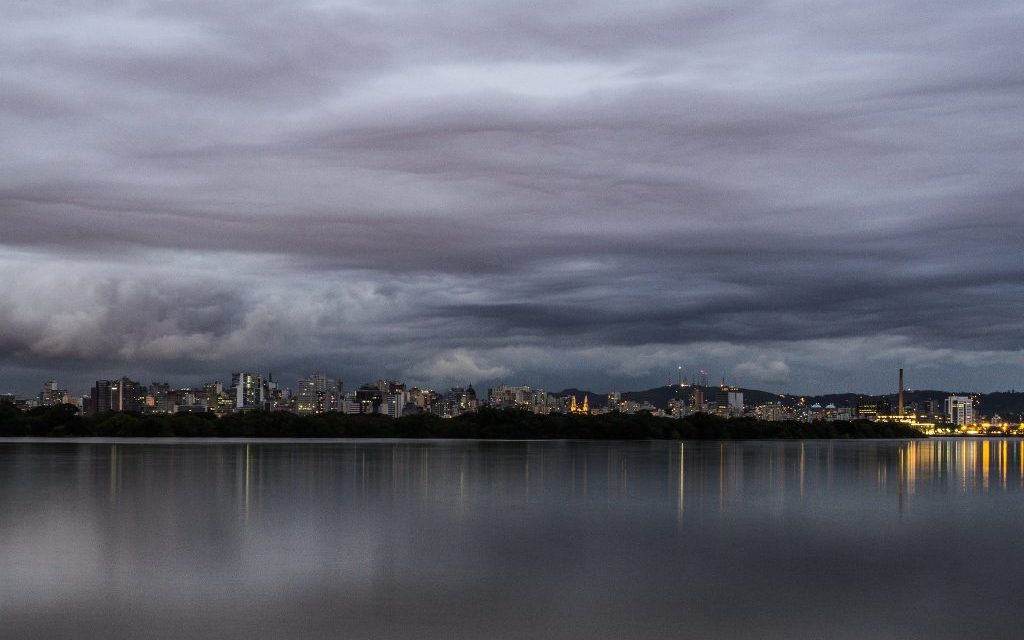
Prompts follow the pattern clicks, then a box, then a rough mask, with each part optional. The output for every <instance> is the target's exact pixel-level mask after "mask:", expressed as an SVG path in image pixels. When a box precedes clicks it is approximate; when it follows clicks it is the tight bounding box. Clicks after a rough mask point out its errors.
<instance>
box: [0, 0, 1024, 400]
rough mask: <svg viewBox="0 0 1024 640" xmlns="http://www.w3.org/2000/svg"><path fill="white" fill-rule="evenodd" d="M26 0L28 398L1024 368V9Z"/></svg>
mask: <svg viewBox="0 0 1024 640" xmlns="http://www.w3.org/2000/svg"><path fill="white" fill-rule="evenodd" d="M4 9H5V11H4V13H5V15H7V16H9V19H8V20H6V21H5V24H4V25H3V26H0V74H2V76H3V77H4V89H3V91H2V92H0V145H2V147H0V148H2V152H0V268H2V275H3V284H2V289H0V294H2V295H3V297H4V299H5V300H8V301H9V303H8V304H7V305H6V306H5V307H4V308H3V309H0V329H2V331H0V349H2V354H3V358H4V359H3V363H2V364H0V379H2V377H8V378H10V379H11V380H15V384H17V385H22V384H25V385H29V386H34V385H35V382H34V379H35V377H50V375H51V374H46V373H45V372H46V371H52V372H54V373H53V374H52V375H59V374H60V372H62V371H69V372H70V371H75V372H77V371H81V372H82V374H81V375H83V376H85V377H87V376H88V373H87V372H88V371H89V367H90V365H91V363H101V364H102V365H103V366H104V367H110V368H116V367H118V366H120V367H121V368H123V369H125V370H126V371H125V372H127V373H130V372H131V371H140V372H146V373H152V375H153V376H157V377H159V376H160V375H161V373H163V372H167V374H174V375H178V374H180V375H182V376H189V375H191V376H210V377H212V376H220V377H223V375H224V373H225V372H226V371H228V370H231V369H237V368H240V367H243V366H253V367H255V366H258V367H262V368H275V369H278V370H280V371H282V372H283V374H284V375H294V376H298V375H302V374H303V373H306V369H307V368H310V369H312V368H320V369H328V370H330V371H333V372H335V373H337V374H339V375H344V376H346V377H349V376H354V377H356V378H357V379H358V377H360V376H371V375H385V374H386V375H401V376H420V377H422V378H424V380H422V381H424V382H429V383H436V384H441V383H447V382H449V381H452V380H459V381H460V383H463V384H464V383H465V382H466V378H470V379H480V378H487V379H492V378H498V377H517V378H525V377H528V376H532V377H534V378H535V379H534V380H531V381H533V382H535V383H538V384H548V385H553V386H557V385H569V384H577V383H578V384H581V385H582V384H592V385H608V386H621V385H626V386H633V385H637V386H643V385H644V384H652V383H660V382H662V381H663V380H662V378H661V376H662V373H660V372H663V371H666V370H670V369H673V368H674V365H675V364H676V363H677V362H679V361H681V360H684V361H686V362H687V363H688V364H692V365H693V366H694V367H699V366H707V367H708V368H714V369H715V370H716V371H721V372H723V373H729V374H733V373H735V374H736V375H739V376H741V377H744V376H746V377H747V380H741V381H742V382H748V383H750V384H754V383H757V382H759V381H760V380H759V379H758V377H759V376H760V377H761V380H764V381H768V382H771V383H773V384H776V383H780V382H781V383H789V384H793V385H797V386H798V387H799V386H800V385H807V386H812V387H814V386H816V388H821V389H825V388H836V387H838V386H840V385H853V386H858V387H862V388H864V387H867V388H876V387H877V386H878V383H877V382H876V381H875V378H874V376H875V375H876V373H877V368H878V367H882V368H885V367H889V366H892V364H893V362H899V363H904V362H906V363H913V364H914V365H916V366H919V367H921V368H922V369H923V370H924V371H926V375H927V376H930V379H931V380H933V381H934V382H933V384H934V385H936V386H938V385H941V384H946V385H949V386H960V387H966V386H972V385H976V386H980V387H990V386H993V385H996V386H1015V385H1014V384H1013V382H1012V381H1014V380H1016V379H1018V378H1019V376H1020V374H1021V373H1024V362H1022V353H1024V352H1022V351H1021V349H1022V345H1021V343H1020V337H1019V336H1020V323H1019V321H1018V320H1017V318H1019V317H1021V314H1022V312H1024V308H1022V307H1024V303H1022V302H1021V301H1022V300H1024V296H1022V295H1021V294H1022V293H1024V292H1022V291H1021V289H1022V285H1021V283H1022V282H1024V267H1022V266H1021V265H1022V262H1021V260H1020V259H1019V246H1020V244H1021V241H1022V240H1024V224H1022V223H1021V208H1020V202H1021V195H1022V192H1021V188H1020V184H1021V177H1022V175H1021V174H1022V170H1021V167H1022V166H1024V151H1022V149H1024V145H1022V144H1021V143H1022V140H1021V137H1022V129H1021V127H1020V122H1022V121H1024V107H1022V106H1021V105H1022V104H1024V102H1022V100H1021V99H1022V98H1024V71H1022V67H1021V65H1020V64H1019V62H1018V61H1019V60H1020V59H1021V56H1022V54H1024V46H1022V45H1021V40H1020V38H1019V34H1020V31H1021V27H1022V26H1024V15H1022V10H1021V9H1019V8H1018V6H1017V4H1016V3H1011V2H1003V3H1000V2H985V3H980V4H979V3H972V4H971V5H970V6H966V5H960V4H957V3H932V2H929V3H921V2H907V3H900V4H899V5H897V6H891V5H882V4H872V3H868V4H865V3H853V2H837V3H832V4H830V5H829V6H828V7H827V8H826V7H821V6H818V5H812V4H807V3H802V2H778V3H769V4H765V3H727V4H725V3H689V4H685V5H679V4H678V3H658V2H651V3H640V4H637V3H631V4H629V5H625V4H621V3H602V2H586V3H570V4H567V5H563V6H561V7H560V8H559V9H558V10H557V11H556V10H554V9H553V8H552V7H550V6H549V5H547V4H540V3H514V4H509V3H492V4H487V3H458V2H452V3H434V4H430V5H425V4H423V3H413V2H409V3H402V2H395V3H387V4H383V5H382V4H379V3H374V4H365V5H363V4H360V3H330V2H325V3H310V4H306V3H276V2H262V3H255V4H253V3H216V4H210V3H205V2H196V3H174V4H160V3H153V4H147V3H134V4H131V5H117V4H102V3H98V4H91V3H86V4H79V5H65V4H62V5H60V6H59V7H57V6H56V5H53V6H51V5H47V4H45V3H35V4H31V5H26V4H19V3H8V4H7V5H5V7H4ZM953 369H955V371H953ZM69 375H71V374H69ZM75 375H77V374H75ZM965 377H969V378H970V379H965ZM25 381H30V382H25ZM809 390H814V389H809Z"/></svg>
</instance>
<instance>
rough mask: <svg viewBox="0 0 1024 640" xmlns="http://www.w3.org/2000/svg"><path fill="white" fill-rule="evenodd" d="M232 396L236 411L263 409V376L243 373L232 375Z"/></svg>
mask: <svg viewBox="0 0 1024 640" xmlns="http://www.w3.org/2000/svg"><path fill="white" fill-rule="evenodd" d="M231 396H232V397H233V398H234V400H235V409H262V408H263V400H264V398H263V376H262V375H260V374H258V373H251V372H247V371H242V372H239V373H232V374H231Z"/></svg>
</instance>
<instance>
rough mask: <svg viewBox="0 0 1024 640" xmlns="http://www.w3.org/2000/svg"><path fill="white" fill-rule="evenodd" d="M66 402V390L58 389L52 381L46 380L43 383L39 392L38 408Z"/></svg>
mask: <svg viewBox="0 0 1024 640" xmlns="http://www.w3.org/2000/svg"><path fill="white" fill-rule="evenodd" d="M67 401H68V390H67V389H58V388H57V383H56V382H55V381H53V380H47V381H46V382H45V383H43V389H42V391H40V392H39V406H40V407H53V406H56V405H59V404H64V403H65V402H67Z"/></svg>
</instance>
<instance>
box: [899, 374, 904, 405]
mask: <svg viewBox="0 0 1024 640" xmlns="http://www.w3.org/2000/svg"><path fill="white" fill-rule="evenodd" d="M899 407H900V415H901V416H902V415H903V369H900V403H899Z"/></svg>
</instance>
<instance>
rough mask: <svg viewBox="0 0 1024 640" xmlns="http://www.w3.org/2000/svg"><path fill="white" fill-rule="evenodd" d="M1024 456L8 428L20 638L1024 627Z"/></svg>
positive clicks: (845, 632) (800, 446) (3, 621)
mask: <svg viewBox="0 0 1024 640" xmlns="http://www.w3.org/2000/svg"><path fill="white" fill-rule="evenodd" d="M1022 541H1024V449H1022V442H1021V441H1020V440H1016V439H1007V440H1002V439H999V440H982V439H973V440H941V439H939V440H929V441H923V442H897V441H856V442H829V441H815V442H805V443H800V442H788V443H780V442H746V443H725V444H720V443H685V444H680V443H678V442H675V443H671V442H655V443H644V442H640V443H603V442H601V443H598V442H451V441H445V442H441V441H387V442H380V441H377V442H367V441H331V442H322V441H321V442H268V441H256V442H238V441H234V442H223V441H219V442H216V441H213V442H197V441H160V442H156V441H145V442H123V441H122V442H97V441H88V442H86V441H82V442H77V441H49V442H26V441H13V440H0V637H2V638H19V639H21V638H229V639H230V638H410V639H412V638H417V639H419V638H427V639H429V638H484V639H503V638H531V639H532V638H580V639H583V638H588V639H590V638H702V639H703V638H787V639H790V638H815V639H818V638H857V639H862V638H930V639H933V638H961V637H991V638H1016V637H1021V633H1022V632H1021V631H1020V626H1021V623H1020V616H1019V613H1018V611H1017V606H1018V605H1017V598H1018V594H1019V591H1020V588H1021V586H1022V585H1024V544H1022Z"/></svg>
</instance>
